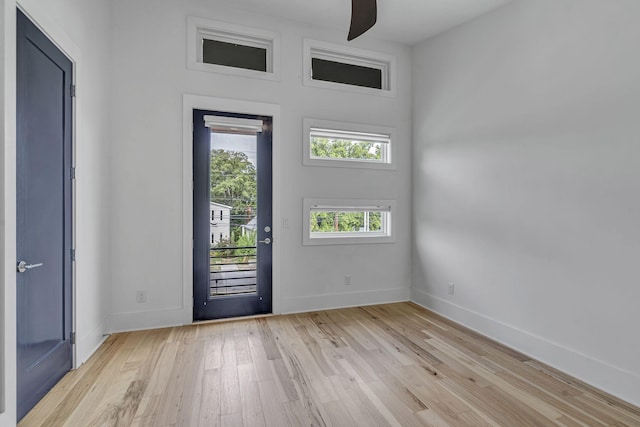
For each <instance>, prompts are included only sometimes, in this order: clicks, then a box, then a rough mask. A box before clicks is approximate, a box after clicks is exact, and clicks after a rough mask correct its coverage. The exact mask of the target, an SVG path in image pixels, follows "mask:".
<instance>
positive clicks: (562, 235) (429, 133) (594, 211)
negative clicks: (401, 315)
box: [412, 0, 640, 405]
mask: <svg viewBox="0 0 640 427" xmlns="http://www.w3.org/2000/svg"><path fill="white" fill-rule="evenodd" d="M638 40H640V3H638V2H637V1H635V0H609V1H602V0H562V1H559V0H520V1H515V2H513V3H512V4H511V5H508V6H506V7H504V8H502V9H500V10H498V11H496V12H494V13H491V14H489V15H486V16H484V17H483V18H480V19H478V20H476V21H473V22H471V23H469V24H467V25H464V26H462V27H460V28H458V29H455V30H452V31H450V32H447V33H445V34H443V35H441V36H439V37H437V38H435V39H432V40H430V41H427V42H425V43H422V44H420V45H419V46H417V47H416V48H415V49H414V51H413V54H414V68H413V81H414V114H413V118H414V141H415V143H414V144H415V146H414V159H415V161H414V189H415V190H414V201H415V207H414V228H415V235H416V237H415V245H414V246H415V248H414V249H415V259H414V278H413V281H414V289H413V293H412V298H413V299H414V300H416V301H418V302H420V303H422V304H424V305H426V306H428V307H430V308H432V309H434V310H436V311H438V312H441V313H443V314H444V315H446V316H448V317H451V318H453V319H454V320H457V321H460V322H462V323H464V324H466V325H468V326H470V327H472V328H474V329H477V330H479V331H481V332H482V333H485V334H487V335H489V336H491V337H494V338H497V339H498V340H500V341H502V342H504V343H506V344H508V345H510V346H512V347H515V348H517V349H520V350H522V351H523V352H525V353H527V354H529V355H531V356H533V357H535V358H538V359H541V360H543V361H545V362H548V363H549V364H551V365H554V366H556V367H558V368H560V369H562V370H563V371H566V372H568V373H570V374H573V375H575V376H577V377H578V378H581V379H584V380H586V381H587V382H590V383H592V384H594V385H596V386H598V387H600V388H602V389H604V390H606V391H609V392H611V393H613V394H616V395H618V396H620V397H622V398H624V399H626V400H628V401H630V402H632V403H635V404H636V405H637V404H640V340H638V329H637V328H638V325H639V324H640V310H638V301H640V286H639V280H640V269H639V265H640V263H639V262H638V254H640V221H639V218H640V197H638V195H639V194H640V139H639V137H640V120H638V118H639V114H640V77H639V76H640V56H639V55H638V54H637V50H638ZM449 283H454V284H455V295H453V296H452V295H448V294H447V285H448V284H449Z"/></svg>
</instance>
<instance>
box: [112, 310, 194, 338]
mask: <svg viewBox="0 0 640 427" xmlns="http://www.w3.org/2000/svg"><path fill="white" fill-rule="evenodd" d="M185 316H186V315H185V310H184V308H173V309H167V310H149V311H135V312H127V313H113V314H112V315H111V322H110V328H109V330H110V331H111V332H114V333H115V332H129V331H142V330H145V329H158V328H168V327H172V326H181V325H184V324H185V322H184V319H185V318H186V317H185Z"/></svg>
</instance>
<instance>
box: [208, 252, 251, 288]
mask: <svg viewBox="0 0 640 427" xmlns="http://www.w3.org/2000/svg"><path fill="white" fill-rule="evenodd" d="M256 253H257V248H256V247H255V246H229V247H222V248H218V247H216V248H211V250H210V251H209V273H210V279H209V280H210V286H209V289H210V294H211V297H212V298H213V297H219V296H228V295H240V294H253V293H255V292H256V290H257V281H256Z"/></svg>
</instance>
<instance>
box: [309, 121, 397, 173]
mask: <svg viewBox="0 0 640 427" xmlns="http://www.w3.org/2000/svg"><path fill="white" fill-rule="evenodd" d="M312 128H321V129H331V130H338V131H343V132H357V133H372V134H380V135H389V139H390V142H389V143H388V144H389V147H388V148H387V157H388V159H389V160H388V163H383V162H378V161H368V160H354V159H349V160H336V159H321V158H317V157H311V135H310V133H311V129H312ZM302 131H303V135H302V141H303V147H302V151H303V158H302V163H303V164H304V165H305V166H326V167H336V168H358V169H378V170H396V161H395V159H396V158H397V155H396V152H397V146H398V143H397V132H396V129H395V128H392V127H387V126H375V125H367V124H360V123H346V122H337V121H333V120H320V119H312V118H304V119H303V120H302Z"/></svg>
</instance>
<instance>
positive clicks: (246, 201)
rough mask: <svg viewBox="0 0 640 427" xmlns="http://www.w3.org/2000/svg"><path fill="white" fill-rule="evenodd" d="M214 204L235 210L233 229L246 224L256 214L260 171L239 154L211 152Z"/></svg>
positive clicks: (220, 151) (232, 218)
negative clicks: (257, 172) (258, 172)
mask: <svg viewBox="0 0 640 427" xmlns="http://www.w3.org/2000/svg"><path fill="white" fill-rule="evenodd" d="M211 201H214V202H216V203H221V204H223V205H227V206H231V207H232V208H233V209H232V210H231V226H232V227H236V228H237V227H238V226H239V225H242V224H246V223H247V222H249V220H250V219H251V218H252V217H253V216H255V214H256V212H255V211H256V208H255V206H256V202H257V182H256V168H255V166H253V164H252V163H251V162H250V161H249V158H248V157H247V155H246V154H245V153H243V152H239V151H227V150H211Z"/></svg>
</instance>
